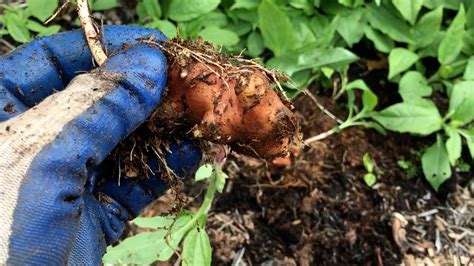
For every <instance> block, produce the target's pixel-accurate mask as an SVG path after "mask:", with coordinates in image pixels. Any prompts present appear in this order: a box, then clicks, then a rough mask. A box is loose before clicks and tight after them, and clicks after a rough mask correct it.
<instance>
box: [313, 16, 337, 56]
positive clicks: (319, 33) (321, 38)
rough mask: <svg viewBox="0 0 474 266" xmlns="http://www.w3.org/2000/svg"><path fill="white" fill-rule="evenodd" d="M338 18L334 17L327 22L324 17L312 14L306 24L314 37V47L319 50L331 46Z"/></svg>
mask: <svg viewBox="0 0 474 266" xmlns="http://www.w3.org/2000/svg"><path fill="white" fill-rule="evenodd" d="M338 20H339V17H335V18H334V19H333V20H332V21H331V22H329V20H328V18H327V17H326V16H322V15H319V14H317V13H316V14H314V15H313V16H312V18H311V20H310V22H309V24H308V27H309V28H310V29H311V31H312V32H313V34H314V36H315V37H316V43H315V46H317V47H319V48H327V47H328V46H333V45H332V41H333V40H334V36H335V35H336V27H337V23H338Z"/></svg>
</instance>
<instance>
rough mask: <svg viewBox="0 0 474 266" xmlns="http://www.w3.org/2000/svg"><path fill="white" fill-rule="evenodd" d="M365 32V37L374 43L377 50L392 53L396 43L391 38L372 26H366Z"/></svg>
mask: <svg viewBox="0 0 474 266" xmlns="http://www.w3.org/2000/svg"><path fill="white" fill-rule="evenodd" d="M364 32H365V36H366V37H367V38H368V39H369V40H371V41H372V42H373V43H374V45H375V48H376V49H377V50H379V51H381V52H384V53H390V51H391V50H392V49H393V47H394V46H395V43H394V41H393V40H392V39H390V37H388V36H387V35H385V34H383V33H381V32H380V31H378V30H375V29H374V28H372V27H370V26H366V27H365V30H364Z"/></svg>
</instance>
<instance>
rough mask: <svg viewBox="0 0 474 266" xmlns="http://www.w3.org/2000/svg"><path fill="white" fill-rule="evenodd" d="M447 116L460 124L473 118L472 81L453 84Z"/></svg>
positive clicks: (473, 87)
mask: <svg viewBox="0 0 474 266" xmlns="http://www.w3.org/2000/svg"><path fill="white" fill-rule="evenodd" d="M448 116H449V117H450V118H451V120H454V121H459V122H461V123H462V124H466V123H469V122H470V121H472V120H473V119H474V81H462V82H459V83H457V84H455V85H454V87H453V90H452V92H451V97H450V99H449V109H448Z"/></svg>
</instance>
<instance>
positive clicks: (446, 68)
mask: <svg viewBox="0 0 474 266" xmlns="http://www.w3.org/2000/svg"><path fill="white" fill-rule="evenodd" d="M467 61H468V60H467V59H462V58H459V59H456V61H454V62H452V63H450V64H447V65H441V66H440V68H439V70H438V74H439V76H440V77H441V78H442V79H444V80H449V79H452V78H454V77H457V76H459V75H462V74H463V73H464V70H465V69H466V65H467Z"/></svg>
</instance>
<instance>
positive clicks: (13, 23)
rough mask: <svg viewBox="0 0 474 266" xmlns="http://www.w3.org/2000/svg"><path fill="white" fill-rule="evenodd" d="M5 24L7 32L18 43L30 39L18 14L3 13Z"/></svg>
mask: <svg viewBox="0 0 474 266" xmlns="http://www.w3.org/2000/svg"><path fill="white" fill-rule="evenodd" d="M5 24H6V27H7V30H8V33H9V34H10V35H11V36H12V38H13V39H14V40H15V41H17V42H20V43H26V42H29V41H30V40H31V36H30V32H29V31H28V28H27V27H26V21H24V20H23V19H22V18H21V17H20V16H19V15H18V14H16V13H13V12H9V13H6V14H5Z"/></svg>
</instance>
